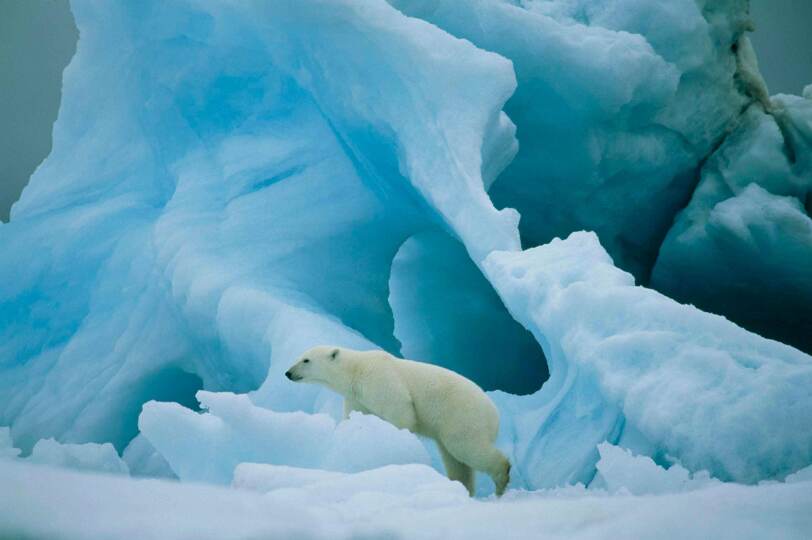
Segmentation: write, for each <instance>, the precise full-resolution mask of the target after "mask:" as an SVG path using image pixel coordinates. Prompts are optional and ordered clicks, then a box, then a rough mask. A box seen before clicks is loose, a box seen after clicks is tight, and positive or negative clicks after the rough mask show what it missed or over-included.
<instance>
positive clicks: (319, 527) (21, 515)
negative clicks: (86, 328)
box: [0, 461, 812, 540]
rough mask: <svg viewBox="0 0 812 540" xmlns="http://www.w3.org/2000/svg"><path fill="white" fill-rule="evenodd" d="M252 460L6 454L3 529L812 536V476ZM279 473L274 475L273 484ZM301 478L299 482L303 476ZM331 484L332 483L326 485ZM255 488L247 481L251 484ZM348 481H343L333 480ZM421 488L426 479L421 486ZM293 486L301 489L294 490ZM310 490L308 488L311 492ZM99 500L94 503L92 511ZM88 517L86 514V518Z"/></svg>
mask: <svg viewBox="0 0 812 540" xmlns="http://www.w3.org/2000/svg"><path fill="white" fill-rule="evenodd" d="M264 467H267V466H263V469H255V468H254V467H248V466H245V467H244V468H243V467H241V468H240V469H239V470H240V471H241V472H244V473H245V476H246V477H253V478H257V479H258V480H257V484H256V487H257V488H260V487H262V484H264V485H265V487H272V486H273V487H276V488H277V489H275V490H272V491H270V492H269V493H266V494H263V493H262V492H263V491H264V489H260V492H259V493H258V492H256V491H252V490H249V489H231V488H225V487H217V486H208V485H198V484H186V483H177V482H171V481H165V480H139V481H132V480H127V479H123V478H121V477H114V476H109V475H104V476H100V475H91V474H86V473H79V472H75V471H67V470H63V469H54V468H50V467H42V466H34V465H30V464H24V463H15V462H9V461H0V481H1V482H2V484H0V485H3V486H4V488H3V489H0V535H2V536H10V537H15V536H16V537H25V538H37V539H38V538H60V539H70V540H72V539H97V538H98V539H102V538H122V539H127V538H139V539H152V538H155V539H157V538H160V539H163V540H172V539H175V538H178V539H180V538H190V537H195V538H200V539H203V540H205V539H208V538H212V539H215V538H234V539H240V538H246V539H247V538H382V537H383V538H418V539H421V538H426V539H436V538H447V537H457V538H471V539H479V538H482V539H486V538H494V537H500V536H505V535H506V534H509V535H510V537H511V538H516V539H523V538H528V539H529V538H539V537H540V536H541V537H544V538H553V539H555V538H562V539H564V538H568V539H569V538H572V539H595V538H610V537H615V536H617V535H618V534H620V535H622V536H623V537H625V538H655V537H656V538H665V539H671V538H673V539H681V538H719V539H736V540H743V539H750V538H752V539H761V538H786V539H796V538H797V539H802V538H807V537H808V533H809V530H810V528H812V518H810V516H809V513H808V512H806V509H807V508H809V505H810V504H812V484H810V483H809V482H808V481H802V482H796V483H792V484H783V483H772V484H768V485H762V486H741V485H736V484H719V485H714V486H710V487H707V488H702V489H698V490H696V491H693V492H690V493H672V494H665V495H657V496H651V495H648V496H633V495H628V494H625V495H622V494H621V495H614V496H608V495H607V494H606V493H605V492H600V491H598V492H592V491H587V490H584V489H582V488H581V489H578V488H572V487H570V488H565V489H559V490H549V491H541V492H535V493H527V492H509V493H508V494H507V495H506V496H505V497H503V498H502V499H500V500H495V499H490V500H484V501H482V500H473V499H469V498H468V497H466V496H465V494H464V488H462V486H460V485H455V484H454V483H452V482H449V481H448V480H444V479H443V478H442V477H440V476H439V475H438V474H436V473H435V472H433V471H432V470H431V469H427V468H423V469H420V470H419V471H418V470H416V468H419V467H421V466H419V465H407V466H399V467H406V468H407V471H408V472H409V474H406V475H404V474H402V473H403V472H404V471H400V472H399V473H395V474H393V472H394V471H393V470H391V469H390V470H389V471H387V470H386V469H379V470H376V471H371V472H368V473H359V474H356V475H339V476H335V473H332V475H333V476H332V477H331V473H318V474H319V475H320V476H321V479H320V480H319V479H318V477H316V476H312V477H310V478H306V477H305V476H303V475H301V474H300V473H296V472H294V471H288V472H286V473H285V475H287V474H288V473H290V474H291V478H295V479H296V480H297V481H301V484H299V485H298V486H297V487H286V486H285V485H284V484H283V483H274V482H275V480H274V473H276V472H280V471H274V470H270V471H269V470H267V469H264ZM265 482H269V483H265ZM297 483H298V482H297ZM318 485H324V486H327V487H330V489H326V490H325V491H324V492H321V491H319V490H317V489H315V486H318ZM246 487H247V486H246ZM332 488H338V489H335V490H334V489H332ZM411 488H414V490H412V489H411ZM288 496H290V497H291V498H288ZM298 497H305V498H304V499H303V500H302V499H299V498H298ZM88 508H93V512H92V515H91V514H88ZM77 516H83V519H77Z"/></svg>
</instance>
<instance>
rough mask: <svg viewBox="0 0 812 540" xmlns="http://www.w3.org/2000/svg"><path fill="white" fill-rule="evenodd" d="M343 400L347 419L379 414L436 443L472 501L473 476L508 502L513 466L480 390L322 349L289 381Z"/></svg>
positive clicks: (425, 370)
mask: <svg viewBox="0 0 812 540" xmlns="http://www.w3.org/2000/svg"><path fill="white" fill-rule="evenodd" d="M285 376H287V378H288V379H290V380H292V381H301V382H307V383H317V384H322V385H324V386H326V387H328V388H330V389H332V390H334V391H336V392H338V393H339V394H341V395H342V396H344V416H345V418H346V417H347V416H348V415H349V413H350V412H351V411H360V412H362V413H367V414H374V415H375V416H378V417H380V418H382V419H384V420H386V421H387V422H390V423H392V424H394V425H395V426H397V427H398V428H401V429H408V430H409V431H411V432H413V433H416V434H418V435H423V436H425V437H431V438H432V439H434V440H435V441H436V442H437V446H438V447H439V449H440V453H441V454H442V457H443V463H444V464H445V468H446V474H447V475H448V477H449V478H450V479H451V480H458V481H460V482H462V484H463V485H464V486H465V487H466V488H467V489H468V493H470V494H471V495H472V496H473V494H474V471H473V470H478V471H483V472H485V473H487V474H488V475H490V477H491V478H493V481H494V483H495V484H496V494H497V495H502V493H504V492H505V487H506V486H507V484H508V481H509V479H510V462H509V461H508V460H507V458H506V457H505V456H504V455H503V454H502V452H500V451H499V450H497V449H496V447H495V446H494V445H493V443H494V441H495V440H496V435H497V432H498V431H499V412H498V411H497V409H496V406H495V405H494V404H493V402H492V401H491V400H490V398H488V396H487V395H485V392H483V391H482V389H481V388H480V387H479V386H477V385H476V384H474V383H473V382H472V381H469V380H468V379H466V378H465V377H463V376H461V375H458V374H457V373H454V372H453V371H450V370H447V369H445V368H441V367H438V366H434V365H431V364H424V363H422V362H413V361H411V360H401V359H399V358H395V357H394V356H392V355H390V354H389V353H387V352H384V351H354V350H352V349H344V348H341V347H331V346H322V347H314V348H312V349H310V350H308V351H306V352H305V353H304V354H303V355H302V356H301V357H300V358H299V360H298V361H297V362H296V363H295V364H294V365H293V366H292V367H291V368H290V369H289V370H288V371H287V372H286V373H285Z"/></svg>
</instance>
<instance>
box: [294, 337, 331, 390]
mask: <svg viewBox="0 0 812 540" xmlns="http://www.w3.org/2000/svg"><path fill="white" fill-rule="evenodd" d="M340 372H341V349H339V348H338V347H332V346H327V345H322V346H319V347H313V348H312V349H308V350H306V351H305V352H304V353H303V354H302V356H300V357H299V360H297V361H296V363H295V364H293V366H291V368H290V369H289V370H287V371H286V372H285V377H287V378H288V379H290V380H291V381H294V382H306V383H321V384H326V385H328V386H329V385H331V383H332V382H333V381H335V380H336V379H337V376H338V375H339V374H340Z"/></svg>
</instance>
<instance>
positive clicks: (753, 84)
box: [0, 0, 812, 537]
mask: <svg viewBox="0 0 812 540" xmlns="http://www.w3.org/2000/svg"><path fill="white" fill-rule="evenodd" d="M72 11H73V13H74V15H75V17H76V21H77V24H78V26H79V28H80V31H81V39H80V42H79V46H78V50H77V54H76V56H75V57H74V59H73V60H72V62H71V64H70V65H69V66H68V68H67V69H66V71H65V73H64V78H63V87H64V88H63V99H62V107H61V110H60V114H59V118H58V120H57V122H56V124H55V126H54V133H53V140H54V145H53V151H52V153H51V155H50V156H49V157H48V158H47V159H46V161H45V162H44V163H43V164H42V165H41V166H40V167H39V168H38V169H37V171H36V172H35V174H34V175H33V176H32V178H31V181H30V183H29V185H28V186H27V187H26V189H25V191H24V193H23V195H22V198H21V199H20V201H18V202H17V203H16V204H15V205H14V207H13V209H12V212H11V221H10V222H9V223H7V224H0V260H2V264H0V425H3V426H9V429H8V430H5V429H0V454H2V456H3V457H9V458H12V459H8V460H6V459H4V460H3V461H2V462H0V475H2V478H3V482H0V485H3V487H2V488H0V535H3V534H5V532H6V530H11V531H13V532H17V531H23V532H26V533H30V535H33V536H36V535H40V536H48V535H49V534H53V532H54V530H56V529H48V527H62V528H64V530H66V531H75V534H76V535H77V536H80V535H84V536H91V537H92V536H94V535H95V536H96V537H110V536H118V533H119V532H120V533H122V535H125V534H130V533H132V532H133V531H135V533H134V534H136V533H147V532H150V531H151V532H153V533H154V532H155V529H152V528H151V527H157V526H158V524H149V523H144V520H143V518H140V517H139V518H137V519H136V518H135V517H133V515H132V513H130V512H131V511H130V510H129V509H128V507H127V504H126V503H127V502H128V501H129V502H133V503H137V504H138V505H141V504H143V505H144V506H143V507H144V508H146V509H147V514H148V515H150V516H155V515H159V514H160V511H159V507H158V504H159V503H158V502H155V501H151V500H147V499H148V494H149V493H151V490H154V491H155V492H158V493H161V494H163V495H164V496H165V499H164V500H165V501H168V502H173V503H177V504H178V505H179V506H178V508H179V509H180V510H179V512H181V514H182V515H175V516H172V520H173V521H172V524H173V526H175V527H176V530H177V531H179V532H178V534H179V535H183V534H185V533H186V531H188V530H190V528H194V527H196V526H197V525H196V524H199V523H209V522H210V521H211V519H212V518H211V516H212V515H221V514H222V515H226V516H229V518H228V520H225V521H224V522H223V523H219V524H217V526H216V527H214V528H213V529H211V531H212V532H211V534H213V535H215V534H216V536H215V537H223V536H228V535H229V534H228V533H230V532H233V531H239V532H240V533H241V534H244V535H247V536H257V535H265V534H267V535H277V536H278V535H289V534H299V533H301V534H302V535H305V536H306V535H308V534H310V533H312V536H315V537H318V536H319V535H320V534H321V533H323V532H324V531H323V530H321V529H318V530H316V529H314V527H313V525H312V524H313V523H319V524H325V523H326V524H328V525H329V527H334V528H331V529H329V532H331V533H334V535H338V536H341V535H342V534H343V535H345V536H350V535H351V534H354V533H356V532H359V531H360V533H364V534H366V533H369V534H373V533H374V534H378V533H382V531H383V532H386V531H389V530H398V531H409V532H414V533H415V534H414V536H416V537H420V536H431V535H432V533H433V536H434V537H436V536H437V530H436V528H435V529H431V525H432V524H433V525H434V526H435V527H436V525H437V524H438V523H443V522H447V523H452V522H453V523H456V521H457V520H460V519H463V518H464V521H465V526H466V527H468V528H470V529H471V530H472V531H473V532H472V534H471V535H470V536H471V537H475V536H476V534H478V535H479V536H481V537H492V536H493V535H494V534H495V531H494V529H493V527H492V525H488V523H486V521H487V520H494V517H495V516H501V515H502V514H500V512H504V513H505V515H510V516H513V517H514V518H515V519H516V520H517V523H518V524H519V525H517V527H520V528H519V529H517V535H518V536H519V537H521V536H527V537H530V536H531V535H532V534H534V533H535V532H537V531H538V530H541V529H539V528H538V527H536V525H539V524H542V525H544V526H545V527H547V528H549V530H551V531H558V533H555V534H559V533H560V534H559V535H560V536H561V535H563V536H565V537H571V536H574V537H577V534H576V535H571V534H570V532H571V531H572V530H573V529H571V528H569V527H571V526H574V525H572V522H570V521H568V519H569V518H567V517H566V516H567V515H570V516H575V517H574V518H573V519H576V520H580V521H579V523H581V525H583V523H584V522H585V520H587V518H590V519H591V517H590V516H593V515H594V509H595V507H596V506H598V505H604V504H605V505H606V507H607V508H608V509H607V510H605V511H604V514H605V518H604V521H603V522H602V523H603V524H604V525H605V526H606V527H607V530H609V529H611V528H612V527H619V526H631V524H634V527H636V528H635V529H634V530H635V531H637V533H639V534H640V535H648V536H651V535H652V534H653V533H652V531H654V530H658V529H655V528H647V527H654V525H652V523H659V525H661V526H662V525H663V524H666V525H667V524H674V523H677V522H680V523H684V519H681V517H684V515H685V513H686V512H692V511H697V510H698V509H702V508H705V506H706V504H707V503H708V501H711V500H713V501H717V500H719V498H722V499H724V503H723V507H721V508H722V512H721V514H720V516H721V517H719V519H720V520H723V521H724V520H734V519H738V518H741V516H742V515H744V513H746V512H750V511H751V510H753V509H754V508H759V510H758V513H756V514H753V515H758V516H760V517H761V518H762V521H759V524H760V525H759V527H755V528H752V529H750V528H746V527H744V525H741V524H739V528H738V529H736V528H730V529H728V530H727V533H726V534H728V535H734V536H735V534H734V533H740V532H742V531H744V532H748V533H749V534H750V535H752V534H755V533H754V532H753V531H756V532H759V533H763V536H769V535H775V534H779V533H780V532H787V533H788V535H789V536H798V537H800V536H802V534H800V533H799V532H802V531H804V530H805V531H807V532H808V530H809V526H808V523H807V522H804V521H803V519H801V520H800V521H798V522H793V523H792V524H790V525H787V526H786V527H783V526H782V525H783V524H778V523H772V522H769V520H768V519H767V518H764V516H770V515H771V514H770V512H788V513H789V512H792V513H793V515H805V514H803V513H802V512H800V511H799V508H803V507H804V506H803V505H804V504H808V500H809V490H808V488H809V486H808V485H807V484H808V482H807V479H808V470H809V467H810V465H812V438H811V437H810V433H812V391H810V389H811V388H812V358H810V356H809V355H808V351H809V350H810V347H809V346H808V345H809V344H808V342H807V341H805V339H807V338H808V336H809V335H812V334H810V332H807V330H809V328H808V325H809V321H810V320H812V318H810V317H809V316H808V315H809V305H810V301H809V300H812V298H810V290H812V289H810V281H809V279H808V276H809V275H810V270H812V262H810V253H812V248H810V246H812V225H810V219H809V215H810V202H809V201H810V196H809V193H810V189H809V188H810V185H812V184H810V172H809V171H810V170H812V166H811V165H810V163H812V161H810V160H812V143H810V140H812V136H810V133H812V128H811V127H810V126H812V123H811V122H810V118H812V113H811V112H810V111H812V105H810V103H812V101H810V99H809V97H810V94H809V92H810V91H809V90H807V92H806V94H807V95H806V97H792V96H776V97H773V98H770V97H769V95H768V93H767V91H766V86H765V85H764V83H763V80H761V78H760V76H759V75H758V68H757V65H756V63H755V62H754V59H753V51H752V48H751V46H750V44H749V41H748V40H747V37H746V31H747V30H748V29H749V28H750V21H749V17H748V14H747V2H746V1H745V0H722V1H719V2H704V1H694V0H675V1H672V2H647V1H644V0H597V1H596V0H589V1H587V0H526V1H521V2H514V1H503V0H471V1H470V2H455V1H450V0H440V1H431V2H429V1H422V0H391V1H389V2H386V1H384V0H365V1H363V2H362V1H357V0H278V1H274V2H264V1H259V0H251V1H246V2H239V3H234V2H224V1H222V0H196V1H194V2H173V3H167V2H160V1H158V0H145V1H143V2H115V3H112V2H107V3H99V2H94V1H91V0H74V1H73V2H72ZM520 218H521V219H520ZM586 230H588V231H594V232H585V231H586ZM655 289H656V290H655ZM690 303H695V304H696V305H697V307H694V306H693V305H690ZM703 310H704V311H703ZM720 314H721V315H720ZM722 315H725V316H728V317H730V320H728V319H727V318H725V317H724V316H722ZM738 324H741V325H742V326H743V327H742V326H739V325H738ZM782 325H783V326H784V329H783V330H779V327H781V326H782ZM753 331H755V332H758V333H753ZM759 334H763V335H764V336H767V337H762V335H759ZM769 338H779V339H781V340H782V341H785V342H787V343H788V344H784V343H781V342H779V341H773V340H772V339H769ZM326 343H330V344H336V345H340V346H346V347H350V348H355V349H373V348H379V349H383V350H386V351H388V352H390V353H392V354H395V355H398V356H408V357H413V358H415V359H418V360H423V361H427V362H432V363H436V364H439V365H443V366H445V367H448V368H450V369H453V370H455V371H457V372H459V373H462V374H464V375H465V376H467V377H469V378H471V379H472V380H474V381H475V382H477V383H478V384H479V385H480V386H482V387H483V388H484V389H486V390H487V391H488V392H489V395H490V396H491V397H492V399H493V400H494V402H495V403H496V405H497V407H498V408H499V411H500V415H501V428H500V433H499V438H498V440H497V445H498V446H499V448H500V449H501V450H502V451H504V452H505V453H506V455H508V456H509V457H510V460H511V462H512V464H513V470H512V478H511V484H510V487H511V492H510V493H509V494H508V495H507V497H506V499H505V500H504V501H500V502H498V503H496V502H494V501H488V502H487V503H485V502H481V501H469V500H467V499H466V498H465V497H464V493H463V492H461V491H460V486H458V485H456V484H454V483H452V482H449V481H447V480H445V479H443V478H442V477H441V476H440V473H441V472H442V465H441V461H440V459H439V456H438V455H437V451H436V449H435V448H434V446H433V445H432V444H426V441H423V440H421V439H420V438H418V437H416V436H415V435H413V434H411V433H409V432H406V431H400V430H397V429H396V428H394V427H393V426H391V425H389V424H387V423H385V422H383V421H382V420H380V419H378V418H375V417H372V416H368V415H360V414H354V415H351V416H350V417H349V418H348V419H343V418H342V404H341V402H340V399H339V397H338V396H337V395H335V394H332V393H330V392H329V391H327V390H323V389H320V388H317V387H312V386H303V385H293V384H291V383H290V382H289V381H287V380H286V379H285V378H284V376H283V373H284V371H285V370H286V369H287V368H288V367H289V365H290V363H291V362H292V360H293V359H294V358H295V357H296V356H297V355H298V354H299V353H300V352H301V351H303V350H305V349H307V348H309V347H311V346H313V345H316V344H326ZM793 346H797V347H799V348H801V349H804V350H806V351H807V352H802V351H801V350H799V349H796V348H793ZM18 449H19V452H18ZM628 452H631V454H630V453H628ZM18 454H21V455H22V457H20V456H18ZM632 454H633V455H632ZM32 461H34V462H37V461H39V462H41V463H42V464H44V466H42V467H35V466H34V465H33V464H32V463H30V462H32ZM49 464H50V465H58V466H60V467H61V468H65V467H73V468H79V469H83V471H82V472H77V471H64V470H57V469H55V468H54V467H48V466H47V465H49ZM88 469H94V470H99V469H101V470H107V471H113V470H115V472H120V473H122V475H123V474H124V473H127V472H129V474H130V475H132V476H141V477H145V476H147V477H163V478H169V479H178V480H180V482H179V483H178V482H175V483H172V482H167V481H158V480H143V479H142V480H139V481H138V482H135V481H133V480H131V479H123V478H110V477H104V476H98V475H93V474H91V473H89V472H88ZM30 479H34V480H37V479H40V480H41V482H40V485H44V486H53V488H54V490H55V491H54V492H53V493H40V492H38V491H37V490H34V489H33V488H31V487H30V486H29V483H30V482H31V480H30ZM784 479H787V480H788V483H787V484H786V485H785V484H780V485H776V483H777V482H780V481H782V480H784ZM765 482H766V483H765ZM195 483H207V484H217V485H219V486H213V485H209V486H199V485H194V484H195ZM731 483H738V484H751V485H752V486H742V485H733V484H731ZM760 483H763V484H764V485H760ZM478 484H479V491H478V493H477V495H478V496H479V497H481V498H487V497H489V496H490V495H491V494H492V492H493V486H492V484H491V483H490V482H489V481H482V482H479V483H478ZM6 486H10V487H6ZM227 486H231V487H227ZM235 487H236V488H238V489H233V488H235ZM8 489H11V492H9V491H8ZM15 489H18V490H19V492H20V495H18V496H16V498H14V497H13V496H12V495H10V494H9V493H15ZM82 489H92V490H94V491H95V493H96V495H94V497H98V498H100V499H105V500H104V501H103V504H102V507H101V508H100V510H99V511H100V512H102V513H105V515H107V516H109V517H110V520H109V521H107V519H106V518H105V519H104V520H100V521H98V522H96V523H95V524H91V525H82V524H76V523H73V522H71V521H70V519H69V518H70V512H69V510H71V509H74V510H75V508H74V507H73V506H71V505H74V504H79V503H80V502H82V501H85V502H86V500H87V499H86V498H82V497H79V498H77V499H76V502H74V501H73V500H71V502H70V505H68V506H66V507H65V510H64V513H62V514H59V515H58V516H56V517H55V519H54V521H53V522H52V523H50V524H40V523H37V522H35V520H33V518H31V516H33V515H35V513H30V512H26V513H22V514H21V513H19V512H17V513H15V512H14V511H13V510H14V508H20V507H21V506H20V505H25V506H26V507H27V508H31V509H34V510H37V509H39V510H42V509H43V508H47V507H48V506H49V505H52V504H54V501H55V500H59V499H58V497H59V496H63V497H70V496H73V494H74V493H76V492H77V490H78V491H79V492H81V490H82ZM524 490H528V491H533V493H524ZM119 492H120V493H122V494H123V499H120V500H106V498H105V497H104V494H105V493H107V494H117V493H119ZM257 492H259V493H257ZM630 494H632V495H630ZM652 494H660V495H662V496H664V497H668V499H667V506H669V510H668V511H667V512H666V513H665V514H663V515H662V516H660V517H661V520H660V521H659V522H658V521H656V520H655V521H647V522H644V523H638V522H637V521H636V520H635V517H639V515H640V514H639V512H640V510H639V509H638V507H640V508H646V509H648V511H649V512H654V509H655V508H660V509H661V508H662V506H663V503H662V502H661V501H660V502H658V501H656V500H652V499H653V498H652V497H649V496H650V495H652ZM313 497H315V498H316V499H317V501H316V504H315V506H314V508H313V509H310V508H304V509H303V508H301V505H295V504H290V501H294V500H295V501H304V500H307V499H308V498H313ZM320 497H321V498H320ZM11 499H13V500H11ZM110 499H118V498H116V497H112V495H111V496H110ZM570 499H572V500H570ZM596 499H600V500H599V501H598V502H596ZM286 500H287V501H288V503H285V501H286ZM6 502H13V503H14V505H17V506H4V504H5V503H6ZM120 502H123V503H124V504H119V503H120ZM490 503H494V504H490ZM739 503H741V505H742V506H737V505H738V504H739ZM353 504H358V505H360V507H359V509H358V510H357V513H355V514H353V512H355V510H353V507H352V505H353ZM540 505H551V507H553V509H552V510H547V511H545V512H539V506H540ZM399 506H400V507H402V511H401V510H398V511H397V512H394V511H393V510H392V509H393V508H398V507H399ZM7 508H12V510H11V511H9V510H6V509H7ZM380 508H386V509H387V517H386V519H383V518H382V521H375V522H374V524H373V526H372V527H373V528H372V529H368V530H367V529H363V527H361V529H359V528H358V527H360V526H359V525H358V520H357V519H356V520H353V519H350V518H351V517H352V516H353V515H354V516H356V518H357V517H358V516H370V515H372V513H373V511H375V509H380ZM556 508H557V511H556ZM186 511H188V513H187V512H186ZM613 511H614V512H613ZM418 512H420V513H418ZM568 512H570V514H568ZM557 513H558V514H559V515H561V516H565V517H562V518H561V520H562V521H555V519H554V517H550V516H555V515H556V514H557ZM541 514H544V515H541ZM269 516H270V517H269ZM416 516H423V517H421V518H420V519H418V518H417V517H416ZM680 516H681V517H680ZM232 518H233V521H232ZM285 518H289V519H290V522H289V523H288V524H285V523H281V521H280V520H282V521H283V520H284V519H285ZM424 518H425V519H424ZM499 519H500V520H501V519H504V518H503V517H500V518H499ZM550 520H552V521H550ZM236 521H240V523H241V524H240V525H239V526H234V525H233V522H236ZM497 521H498V520H497ZM280 523H281V524H280ZM418 523H420V524H426V525H425V527H426V528H424V529H419V527H418V525H416V524H418ZM9 524H10V525H9ZM718 524H719V522H713V523H710V524H703V523H700V522H697V523H690V524H687V525H686V526H688V527H689V528H690V527H693V529H691V530H692V531H693V532H695V533H696V534H698V535H699V534H704V535H706V536H707V535H711V536H712V535H713V534H712V533H713V532H714V531H717V529H718V527H716V528H715V525H718ZM328 525H325V527H328ZM320 526H321V525H320ZM420 526H424V525H420ZM2 527H6V529H3V528H2ZM83 527H86V528H83ZM94 527H95V528H94ZM232 527H233V528H232ZM534 527H535V528H534ZM362 529H363V530H362ZM194 530H200V528H197V529H194ZM325 530H327V529H325ZM624 530H632V529H624ZM314 531H315V532H314ZM561 531H564V532H561ZM580 531H581V532H583V530H580ZM581 532H579V533H578V534H581ZM717 532H718V531H717ZM345 533H346V534H345ZM473 533H476V534H473ZM66 534H67V533H66ZM156 534H157V533H156ZM156 534H153V536H155V535H156ZM588 534H589V533H583V534H582V536H588ZM145 535H147V534H142V536H145ZM157 535H158V536H161V535H159V534H157ZM321 535H322V536H323V534H321Z"/></svg>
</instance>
